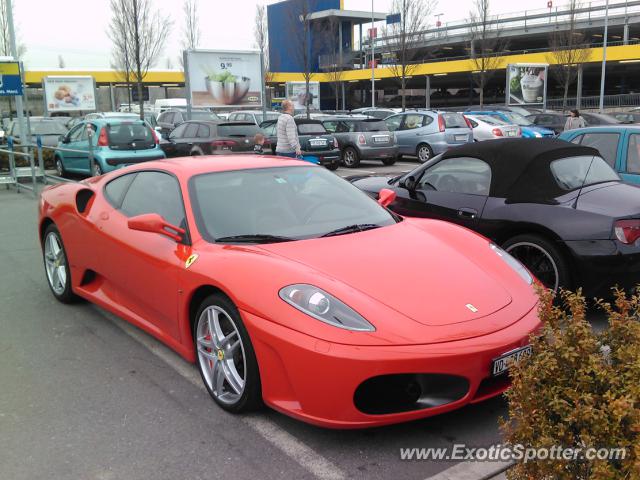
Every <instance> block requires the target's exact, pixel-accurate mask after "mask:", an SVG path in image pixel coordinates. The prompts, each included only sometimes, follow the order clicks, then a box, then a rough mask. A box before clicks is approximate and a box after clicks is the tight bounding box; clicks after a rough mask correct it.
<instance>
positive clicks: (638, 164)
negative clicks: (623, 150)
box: [627, 133, 640, 173]
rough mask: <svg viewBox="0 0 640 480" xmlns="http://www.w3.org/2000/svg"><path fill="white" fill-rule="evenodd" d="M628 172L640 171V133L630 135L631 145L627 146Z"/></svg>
mask: <svg viewBox="0 0 640 480" xmlns="http://www.w3.org/2000/svg"><path fill="white" fill-rule="evenodd" d="M627 172H628V173H640V134H638V133H632V134H631V135H629V146H628V147H627Z"/></svg>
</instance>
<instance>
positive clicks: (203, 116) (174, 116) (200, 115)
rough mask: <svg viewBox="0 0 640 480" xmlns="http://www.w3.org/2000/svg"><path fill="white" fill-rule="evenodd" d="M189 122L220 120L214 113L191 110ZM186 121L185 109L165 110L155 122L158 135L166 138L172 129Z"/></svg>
mask: <svg viewBox="0 0 640 480" xmlns="http://www.w3.org/2000/svg"><path fill="white" fill-rule="evenodd" d="M191 120H202V121H218V122H221V121H222V119H221V118H220V117H218V115H216V114H215V113H213V112H211V111H209V110H198V109H194V110H191ZM186 121H187V110H186V109H178V108H172V109H169V110H165V111H164V112H162V113H161V114H160V115H158V118H157V122H158V128H159V131H160V133H161V134H162V136H163V137H167V136H168V135H169V134H170V133H171V132H172V131H173V129H174V128H176V127H177V126H178V125H180V124H181V123H183V122H186Z"/></svg>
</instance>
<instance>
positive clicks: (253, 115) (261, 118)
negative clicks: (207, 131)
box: [227, 110, 280, 125]
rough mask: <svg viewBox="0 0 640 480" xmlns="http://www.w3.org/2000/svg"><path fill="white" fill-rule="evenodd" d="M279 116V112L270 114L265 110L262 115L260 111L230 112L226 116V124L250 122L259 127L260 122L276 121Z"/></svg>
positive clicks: (270, 112)
mask: <svg viewBox="0 0 640 480" xmlns="http://www.w3.org/2000/svg"><path fill="white" fill-rule="evenodd" d="M279 116H280V112H272V111H269V110H267V112H266V114H265V115H263V113H262V110H238V111H237V112H231V113H229V115H228V116H227V121H228V122H251V123H255V124H256V125H260V124H261V123H262V122H266V121H268V120H277V119H278V117H279Z"/></svg>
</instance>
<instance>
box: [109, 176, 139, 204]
mask: <svg viewBox="0 0 640 480" xmlns="http://www.w3.org/2000/svg"><path fill="white" fill-rule="evenodd" d="M136 175H137V174H136V173H129V174H127V175H122V176H120V177H118V178H115V179H114V180H111V181H110V182H109V183H107V185H106V186H105V187H104V196H105V197H106V199H107V201H108V202H109V203H110V204H111V206H112V207H113V208H118V209H119V208H120V205H122V197H123V196H124V194H125V192H126V191H127V189H128V188H129V185H131V182H132V181H133V179H134V178H135V176H136Z"/></svg>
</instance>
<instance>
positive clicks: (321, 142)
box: [309, 140, 327, 147]
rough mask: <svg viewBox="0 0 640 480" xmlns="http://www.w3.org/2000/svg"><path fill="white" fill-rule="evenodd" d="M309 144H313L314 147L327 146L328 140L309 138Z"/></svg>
mask: <svg viewBox="0 0 640 480" xmlns="http://www.w3.org/2000/svg"><path fill="white" fill-rule="evenodd" d="M309 145H311V146H312V147H326V146H327V141H326V140H309Z"/></svg>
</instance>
